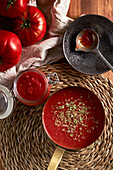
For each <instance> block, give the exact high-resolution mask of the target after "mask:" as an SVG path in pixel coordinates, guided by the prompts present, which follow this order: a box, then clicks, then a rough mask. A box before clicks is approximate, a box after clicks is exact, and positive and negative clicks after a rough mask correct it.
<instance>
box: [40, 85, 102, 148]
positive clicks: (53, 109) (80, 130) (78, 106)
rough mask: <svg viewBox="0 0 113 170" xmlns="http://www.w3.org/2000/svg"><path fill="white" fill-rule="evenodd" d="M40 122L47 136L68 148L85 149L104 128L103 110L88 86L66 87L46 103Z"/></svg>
mask: <svg viewBox="0 0 113 170" xmlns="http://www.w3.org/2000/svg"><path fill="white" fill-rule="evenodd" d="M42 122H43V126H44V129H45V131H46V133H47V135H48V137H49V138H50V139H51V140H52V141H53V142H54V143H56V144H57V145H58V146H60V147H63V148H65V149H68V150H78V149H82V148H85V147H87V146H89V145H90V144H92V143H93V142H95V141H96V140H97V139H98V137H99V136H100V135H101V133H102V131H103V129H104V123H105V113H104V109H103V106H102V104H101V102H100V100H99V99H98V97H97V96H96V95H95V94H94V93H93V92H92V91H90V90H88V89H87V88H83V87H76V86H73V87H66V88H63V89H61V90H59V91H57V92H55V93H54V94H53V95H52V96H51V97H50V98H49V99H48V101H47V102H46V104H45V106H44V109H43V114H42Z"/></svg>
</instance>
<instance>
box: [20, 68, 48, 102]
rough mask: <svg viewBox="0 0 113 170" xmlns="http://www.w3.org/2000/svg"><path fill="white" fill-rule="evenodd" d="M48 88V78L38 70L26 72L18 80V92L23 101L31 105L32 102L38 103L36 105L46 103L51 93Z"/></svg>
mask: <svg viewBox="0 0 113 170" xmlns="http://www.w3.org/2000/svg"><path fill="white" fill-rule="evenodd" d="M48 86H49V85H48V82H47V79H46V76H45V75H44V74H43V73H42V72H40V71H37V70H29V71H25V72H23V73H22V74H21V75H20V76H19V77H18V80H17V92H18V94H19V96H20V97H21V98H22V99H23V100H27V101H29V104H30V101H31V102H32V101H36V102H35V104H39V103H41V102H42V101H44V100H45V99H46V98H47V96H48V95H49V92H50V88H49V87H48ZM17 97H18V96H17ZM18 98H19V97H18ZM24 103H25V102H24ZM25 104H27V103H25Z"/></svg>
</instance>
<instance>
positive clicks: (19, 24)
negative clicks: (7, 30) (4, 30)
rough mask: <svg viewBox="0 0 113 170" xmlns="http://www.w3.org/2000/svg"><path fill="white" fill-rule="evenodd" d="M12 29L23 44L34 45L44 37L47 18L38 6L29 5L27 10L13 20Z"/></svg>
mask: <svg viewBox="0 0 113 170" xmlns="http://www.w3.org/2000/svg"><path fill="white" fill-rule="evenodd" d="M12 29H13V32H14V33H16V34H17V35H18V37H19V38H20V40H21V43H22V44H23V45H32V44H35V43H37V42H38V41H40V40H41V39H42V38H43V37H44V35H45V32H46V20H45V17H44V15H43V14H42V12H41V11H40V10H39V9H38V8H36V7H34V6H27V8H26V11H25V12H23V13H22V14H21V15H20V16H19V17H17V18H15V19H14V20H13V27H12Z"/></svg>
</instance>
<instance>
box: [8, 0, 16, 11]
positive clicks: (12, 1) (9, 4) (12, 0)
mask: <svg viewBox="0 0 113 170" xmlns="http://www.w3.org/2000/svg"><path fill="white" fill-rule="evenodd" d="M15 1H16V0H9V1H7V10H8V9H9V8H10V7H11V5H13V4H14V2H15Z"/></svg>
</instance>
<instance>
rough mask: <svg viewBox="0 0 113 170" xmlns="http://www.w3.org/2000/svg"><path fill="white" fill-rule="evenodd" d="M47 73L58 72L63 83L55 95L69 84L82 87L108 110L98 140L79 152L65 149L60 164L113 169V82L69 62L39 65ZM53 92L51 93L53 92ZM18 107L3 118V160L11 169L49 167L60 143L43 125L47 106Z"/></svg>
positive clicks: (70, 168)
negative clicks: (80, 70) (75, 66)
mask: <svg viewBox="0 0 113 170" xmlns="http://www.w3.org/2000/svg"><path fill="white" fill-rule="evenodd" d="M39 69H40V70H42V71H43V72H45V74H46V75H47V74H48V73H51V72H54V71H55V72H57V73H58V76H59V79H60V82H59V83H58V84H56V85H54V86H52V88H51V94H52V93H53V92H55V91H56V90H58V89H61V88H64V87H67V86H82V87H86V88H88V89H89V90H91V91H93V92H94V93H95V94H96V95H97V96H98V98H99V99H100V101H101V102H102V104H103V107H104V109H105V115H106V120H105V128H104V131H103V133H102V134H101V136H100V137H99V139H98V140H96V142H95V143H93V144H92V145H90V146H88V147H87V148H84V149H81V150H79V151H76V152H69V151H65V153H64V155H63V157H62V160H61V162H60V164H59V166H58V169H61V170H79V169H83V170H90V169H94V170H98V169H101V170H103V169H104V170H105V169H110V170H111V169H113V84H112V82H111V81H110V80H109V79H107V78H105V77H104V76H102V75H95V76H89V75H84V74H82V73H79V72H77V71H76V70H74V69H73V68H72V67H71V66H69V65H68V64H66V63H65V64H54V65H46V66H42V67H40V68H39ZM51 94H50V95H51ZM16 103H17V105H16V108H15V110H14V111H13V113H12V114H11V115H10V116H9V117H8V118H6V119H5V120H0V159H1V160H2V164H3V166H4V168H5V169H7V170H45V169H47V167H48V164H49V162H50V160H51V157H52V155H53V153H54V150H55V148H56V145H55V144H53V143H51V142H50V140H49V139H48V137H47V135H46V133H45V131H44V129H43V125H42V120H41V115H42V109H43V106H44V103H45V102H44V103H43V104H40V105H39V106H26V105H24V104H22V103H20V102H19V101H18V100H16Z"/></svg>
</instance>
